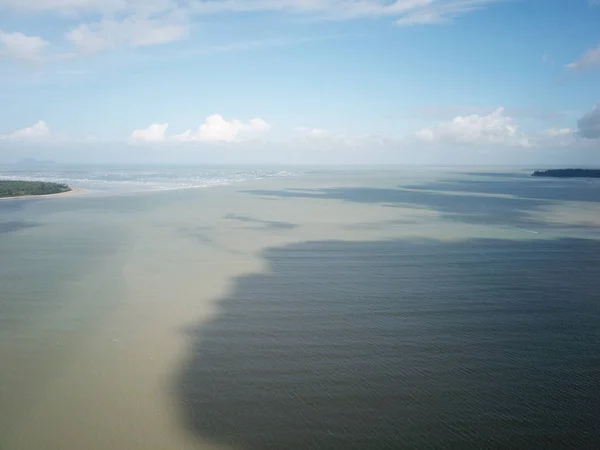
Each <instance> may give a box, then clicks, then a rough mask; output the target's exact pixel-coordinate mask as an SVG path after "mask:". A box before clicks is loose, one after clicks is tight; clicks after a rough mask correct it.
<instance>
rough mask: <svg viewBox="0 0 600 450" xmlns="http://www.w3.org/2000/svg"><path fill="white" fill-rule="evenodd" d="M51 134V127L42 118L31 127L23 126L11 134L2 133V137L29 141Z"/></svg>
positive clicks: (47, 136) (0, 136)
mask: <svg viewBox="0 0 600 450" xmlns="http://www.w3.org/2000/svg"><path fill="white" fill-rule="evenodd" d="M50 136H51V133H50V127H49V126H48V125H47V124H46V122H44V121H43V120H40V121H38V122H37V123H35V124H34V125H32V126H30V127H26V128H22V129H20V130H16V131H13V132H12V133H9V134H5V135H0V138H1V139H6V140H11V141H29V140H41V139H47V138H49V137H50Z"/></svg>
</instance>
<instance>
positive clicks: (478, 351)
mask: <svg viewBox="0 0 600 450" xmlns="http://www.w3.org/2000/svg"><path fill="white" fill-rule="evenodd" d="M478 177H479V178H478V179H472V178H471V179H469V178H464V177H463V179H462V180H451V179H449V180H446V181H440V182H436V183H430V184H424V185H411V186H399V187H398V188H375V187H373V188H369V187H355V188H354V187H348V188H329V189H314V190H303V191H298V190H293V189H289V190H285V191H269V190H260V191H258V190H257V191H251V192H249V193H250V194H256V195H260V196H276V197H279V198H280V199H282V200H283V201H285V199H293V198H296V197H302V198H305V199H310V198H314V199H318V200H320V201H322V200H327V199H331V200H335V201H339V200H343V201H345V202H356V203H379V204H385V205H389V206H392V207H393V206H413V207H414V206H417V207H423V208H428V209H433V210H436V211H438V212H440V213H441V215H442V217H443V218H445V219H447V220H449V221H454V222H457V221H458V222H464V223H469V224H480V225H484V226H485V225H502V226H504V225H506V226H509V227H519V226H523V225H527V226H535V227H536V229H544V227H547V228H548V229H550V228H553V227H554V228H556V226H555V225H551V224H549V223H545V222H543V221H542V220H541V219H540V218H536V219H534V218H533V216H531V215H530V214H529V213H530V212H533V211H536V210H540V209H542V208H544V207H547V206H551V205H552V204H553V202H556V201H567V200H569V201H570V200H575V201H579V202H595V201H598V200H600V196H599V195H598V193H599V192H600V190H599V189H598V188H599V185H597V184H589V183H578V182H577V181H567V182H564V181H559V182H558V183H552V181H555V180H550V181H548V180H531V179H530V178H527V177H524V176H517V175H515V176H513V177H507V179H506V180H499V179H498V178H500V177H499V176H497V175H496V174H494V176H490V177H488V178H487V179H486V177H485V176H484V175H482V174H478ZM455 193H460V194H469V193H470V194H503V195H504V196H503V197H487V196H464V195H460V196H459V195H453V194H455ZM507 194H508V195H510V196H512V197H507V196H506V195H507ZM292 201H293V200H292ZM263 256H264V258H265V259H266V260H267V262H268V263H269V266H270V269H271V271H270V272H269V273H268V274H260V275H250V276H246V277H243V278H240V279H238V280H237V282H236V284H235V286H234V288H233V290H232V292H231V294H230V295H229V296H227V297H226V298H224V299H222V300H221V302H220V306H221V310H220V313H219V314H218V315H217V316H216V318H215V319H214V320H213V321H212V322H211V323H209V324H202V325H199V326H198V327H197V328H196V329H192V330H189V331H188V333H189V336H190V339H191V340H192V342H193V344H194V347H193V351H192V352H191V354H190V355H189V358H188V360H187V362H186V365H185V367H184V368H183V370H182V373H181V376H180V378H179V380H178V383H177V384H176V387H175V389H176V393H177V394H178V395H179V398H180V399H181V404H182V408H183V411H184V413H185V418H186V424H187V426H188V427H189V429H190V430H191V431H192V432H194V433H197V434H198V435H201V436H204V437H210V438H212V439H214V440H216V441H218V442H223V443H227V444H232V445H235V446H237V447H238V448H242V449H249V450H259V449H288V448H289V449H312V448H318V449H384V448H386V449H403V448H418V449H421V448H435V449H438V448H439V449H448V448H456V449H465V448H466V449H481V448H486V449H504V448H507V449H508V448H519V449H553V448H556V449H563V448H574V449H588V448H589V449H594V448H600V426H599V424H600V241H598V240H593V239H587V240H586V239H574V238H564V239H547V240H531V241H512V240H508V239H497V240H496V239H467V240H461V241H456V242H441V241H436V240H414V239H413V240H408V239H407V240H394V241H380V242H363V243H348V242H308V243H304V244H298V245H292V246H287V247H281V248H274V249H271V250H269V251H267V252H266V253H264V255H263Z"/></svg>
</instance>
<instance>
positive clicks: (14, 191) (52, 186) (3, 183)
mask: <svg viewBox="0 0 600 450" xmlns="http://www.w3.org/2000/svg"><path fill="white" fill-rule="evenodd" d="M70 190H71V188H70V187H69V186H67V185H66V184H62V183H49V182H46V181H13V180H0V198H3V197H20V196H22V195H47V194H60V193H62V192H69V191H70Z"/></svg>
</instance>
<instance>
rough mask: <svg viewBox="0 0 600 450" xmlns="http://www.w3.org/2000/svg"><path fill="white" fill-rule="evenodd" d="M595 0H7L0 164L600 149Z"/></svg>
mask: <svg viewBox="0 0 600 450" xmlns="http://www.w3.org/2000/svg"><path fill="white" fill-rule="evenodd" d="M599 24H600V2H599V1H596V0H544V1H542V0H210V1H206V0H204V1H203V0H0V104H1V105H2V107H1V108H0V161H5V162H6V161H11V160H14V159H15V158H16V159H18V158H19V157H21V156H36V157H38V156H47V157H53V158H55V159H57V160H61V161H63V160H64V161H87V160H89V161H112V160H114V161H135V162H147V161H158V162H163V161H164V162H178V161H181V162H222V161H227V162H237V161H241V162H311V163H312V162H335V163H338V162H360V163H369V162H373V163H385V162H390V163H428V164H430V163H440V164H447V163H464V164H471V163H473V164H479V163H498V164H520V163H523V164H532V163H536V164H563V163H565V164H566V163H573V164H575V163H577V164H590V165H593V164H600V107H599V106H597V104H598V102H599V101H600V26H599Z"/></svg>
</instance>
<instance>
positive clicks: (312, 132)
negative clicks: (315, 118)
mask: <svg viewBox="0 0 600 450" xmlns="http://www.w3.org/2000/svg"><path fill="white" fill-rule="evenodd" d="M295 130H296V131H298V132H300V133H302V135H303V136H306V137H323V136H326V135H328V134H329V133H328V132H327V131H326V130H323V129H322V128H308V127H297V128H296V129H295Z"/></svg>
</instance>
